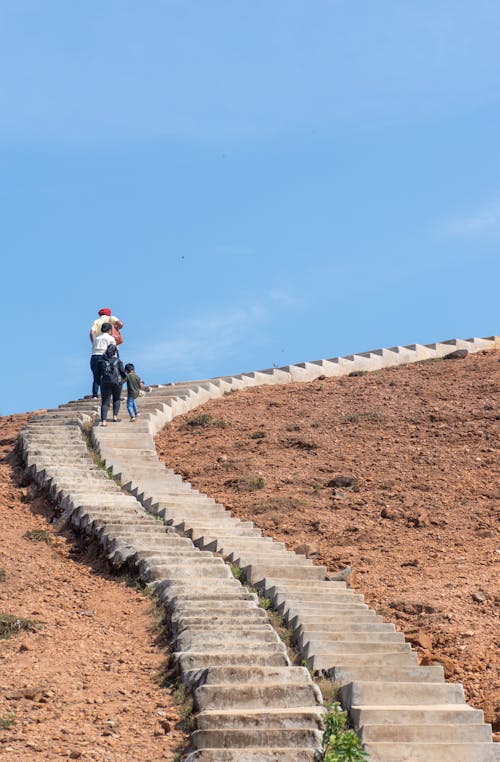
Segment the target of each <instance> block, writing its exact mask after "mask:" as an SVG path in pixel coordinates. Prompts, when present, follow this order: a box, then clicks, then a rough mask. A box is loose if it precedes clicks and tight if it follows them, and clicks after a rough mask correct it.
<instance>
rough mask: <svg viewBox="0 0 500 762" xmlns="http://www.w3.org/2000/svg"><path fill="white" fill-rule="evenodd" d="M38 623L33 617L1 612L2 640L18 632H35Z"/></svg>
mask: <svg viewBox="0 0 500 762" xmlns="http://www.w3.org/2000/svg"><path fill="white" fill-rule="evenodd" d="M36 629H37V624H36V623H35V622H33V620H32V619H23V617H19V616H15V615H14V614H0V640H7V638H11V637H12V636H13V635H17V633H18V632H21V631H23V630H24V631H25V632H35V631H36Z"/></svg>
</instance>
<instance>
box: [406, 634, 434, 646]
mask: <svg viewBox="0 0 500 762" xmlns="http://www.w3.org/2000/svg"><path fill="white" fill-rule="evenodd" d="M405 638H406V640H407V641H408V642H409V643H412V644H413V645H414V646H419V647H420V648H423V649H424V650H425V651H432V638H431V636H430V635H429V634H428V633H427V632H424V630H415V631H410V632H405Z"/></svg>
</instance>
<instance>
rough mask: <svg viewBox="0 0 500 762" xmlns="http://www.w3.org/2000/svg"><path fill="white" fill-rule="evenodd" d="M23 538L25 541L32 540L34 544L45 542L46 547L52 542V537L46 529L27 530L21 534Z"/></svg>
mask: <svg viewBox="0 0 500 762" xmlns="http://www.w3.org/2000/svg"><path fill="white" fill-rule="evenodd" d="M23 537H25V538H26V540H33V541H34V542H46V543H47V545H50V544H51V542H52V537H51V536H50V533H49V532H48V531H47V530H46V529H29V530H28V531H27V532H25V533H24V534H23Z"/></svg>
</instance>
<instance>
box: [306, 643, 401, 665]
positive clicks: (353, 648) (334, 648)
mask: <svg viewBox="0 0 500 762" xmlns="http://www.w3.org/2000/svg"><path fill="white" fill-rule="evenodd" d="M410 652H411V646H410V645H409V643H404V642H403V643H397V642H396V643H392V642H391V641H387V642H385V643H376V642H373V641H372V640H367V641H349V642H341V641H338V642H331V643H328V642H325V643H323V642H322V641H314V640H310V641H309V642H308V643H307V644H306V646H305V647H304V649H303V651H302V653H303V655H304V657H305V658H306V659H307V658H309V657H312V656H315V655H320V654H323V655H324V654H329V655H331V656H335V657H336V660H337V661H338V657H339V656H344V655H345V654H359V653H370V654H381V653H383V654H385V653H410Z"/></svg>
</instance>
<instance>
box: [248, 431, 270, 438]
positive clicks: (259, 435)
mask: <svg viewBox="0 0 500 762" xmlns="http://www.w3.org/2000/svg"><path fill="white" fill-rule="evenodd" d="M265 436H266V432H265V431H254V432H253V434H250V439H264V437H265Z"/></svg>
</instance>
